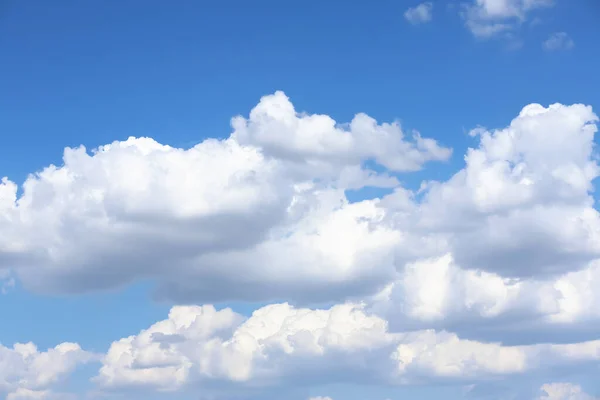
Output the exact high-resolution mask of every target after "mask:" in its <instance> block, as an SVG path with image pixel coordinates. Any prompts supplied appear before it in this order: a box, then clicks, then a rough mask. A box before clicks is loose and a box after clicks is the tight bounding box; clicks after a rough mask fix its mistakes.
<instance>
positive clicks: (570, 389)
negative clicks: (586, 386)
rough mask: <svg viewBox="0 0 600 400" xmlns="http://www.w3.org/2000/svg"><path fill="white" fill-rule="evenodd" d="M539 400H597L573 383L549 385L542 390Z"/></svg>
mask: <svg viewBox="0 0 600 400" xmlns="http://www.w3.org/2000/svg"><path fill="white" fill-rule="evenodd" d="M540 391H541V392H543V394H542V395H541V396H540V397H539V400H597V398H596V397H594V396H591V395H589V394H587V393H585V392H584V391H583V390H582V389H581V386H579V385H574V384H572V383H561V382H559V383H547V384H545V385H543V386H542V387H541V388H540Z"/></svg>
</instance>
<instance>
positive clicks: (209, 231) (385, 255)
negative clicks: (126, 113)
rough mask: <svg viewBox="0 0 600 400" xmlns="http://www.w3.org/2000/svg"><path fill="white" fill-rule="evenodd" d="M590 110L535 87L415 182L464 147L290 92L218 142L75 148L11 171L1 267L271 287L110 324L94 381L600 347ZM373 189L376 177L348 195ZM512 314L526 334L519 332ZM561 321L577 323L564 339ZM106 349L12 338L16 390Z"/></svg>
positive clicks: (109, 282)
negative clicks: (117, 330)
mask: <svg viewBox="0 0 600 400" xmlns="http://www.w3.org/2000/svg"><path fill="white" fill-rule="evenodd" d="M478 4H479V3H478ZM519 4H520V3H519ZM479 6H480V7H484V4H483V3H481V4H480V5H479ZM485 7H491V6H490V5H487V6H485ZM494 10H495V11H494ZM486 12H489V13H498V14H501V11H499V10H496V9H494V8H491V9H490V10H488V11H486ZM597 122H598V117H597V116H596V115H595V114H594V112H593V110H592V108H591V107H589V106H585V105H582V104H574V105H562V104H553V105H549V106H547V107H544V106H542V105H539V104H530V105H527V106H525V107H524V108H523V109H522V110H521V111H520V112H519V113H518V115H517V116H516V117H515V118H514V119H513V120H512V121H510V122H509V123H508V124H507V125H506V126H505V127H502V128H500V129H486V128H483V127H479V128H476V129H474V130H473V131H471V136H472V140H473V146H472V147H471V148H469V149H468V150H467V151H466V154H465V155H464V165H463V167H462V168H461V169H459V170H458V171H456V172H455V173H454V174H453V175H452V176H451V177H450V178H449V179H447V180H445V181H426V182H423V183H422V184H421V185H420V187H419V188H411V187H406V186H402V185H401V184H400V180H401V178H402V176H403V174H407V173H410V172H412V171H417V170H419V169H421V168H426V166H427V163H430V162H444V161H446V160H448V159H449V157H450V156H451V154H452V151H451V149H449V148H446V147H444V146H443V144H441V143H438V142H437V141H436V140H434V139H431V138H428V137H424V136H422V135H421V134H419V133H417V132H412V133H411V134H407V132H406V131H405V130H403V128H402V127H401V125H400V124H399V123H398V122H392V123H378V122H377V121H375V120H374V119H372V118H371V117H369V116H367V115H365V114H357V115H356V116H355V117H354V118H353V119H352V121H351V122H350V123H347V124H341V123H337V122H336V121H334V120H333V119H332V118H331V117H329V116H326V115H320V114H308V113H302V112H298V111H297V110H295V108H294V106H293V104H292V103H291V102H290V100H289V99H288V98H287V97H286V96H285V95H284V94H283V93H282V92H276V93H275V94H272V95H269V96H265V97H263V98H262V99H261V100H260V102H259V104H258V105H257V106H256V107H254V108H253V109H252V111H251V112H250V114H249V116H247V117H243V116H238V117H235V118H233V120H232V128H233V131H232V133H231V135H230V136H229V137H228V138H226V139H223V140H216V139H207V140H204V141H203V142H202V143H200V144H198V145H196V146H194V147H192V148H190V149H179V148H174V147H170V146H167V145H163V144H160V143H157V142H156V141H154V140H153V139H150V138H129V139H128V140H125V141H121V142H114V143H111V144H108V145H105V146H101V147H99V148H98V149H96V150H94V151H92V152H87V151H86V149H85V148H83V147H80V148H75V149H70V148H68V149H65V152H64V157H63V161H64V163H63V165H61V166H49V167H47V168H45V169H43V170H42V171H39V172H38V173H35V174H32V175H30V176H29V178H28V179H27V180H26V182H25V183H24V184H23V186H22V192H20V191H18V186H17V184H16V183H14V182H12V181H10V180H9V179H8V178H4V179H3V180H2V183H1V184H0V269H1V270H3V272H2V277H14V278H16V279H17V280H18V281H19V282H20V283H21V284H23V285H24V287H25V288H26V289H28V290H32V291H35V292H39V293H82V292H90V291H95V290H100V289H107V288H116V287H121V286H123V285H127V284H129V283H132V282H137V281H141V280H147V279H151V280H152V281H153V282H155V284H156V289H157V293H158V294H159V295H160V296H162V297H163V298H165V299H168V300H170V301H173V302H180V303H185V304H190V303H192V302H193V303H199V304H210V303H214V302H220V301H236V300H237V301H261V302H267V303H274V304H270V305H268V306H265V307H262V308H260V309H259V310H257V311H255V312H254V314H253V315H252V316H251V317H250V318H244V317H243V316H241V315H239V314H237V313H235V312H234V311H232V310H229V309H223V310H217V309H216V308H215V307H213V306H210V305H204V306H175V307H173V308H172V310H171V312H170V314H169V316H168V318H167V319H166V320H163V321H159V322H157V323H156V324H154V325H152V326H150V327H149V328H147V329H144V330H142V331H141V332H139V333H138V334H137V335H132V336H129V337H126V338H122V339H119V338H115V342H114V343H113V344H112V345H111V347H110V349H109V350H108V352H107V353H106V354H105V355H104V356H102V357H101V364H102V365H101V366H100V369H99V372H98V374H97V376H96V377H95V378H94V382H95V383H96V384H97V385H99V386H100V387H102V388H104V389H106V390H109V389H110V390H113V389H117V388H123V387H131V386H135V387H137V386H144V387H151V388H154V389H157V390H162V391H171V390H177V389H180V388H182V387H187V386H188V385H192V386H193V385H218V384H219V383H222V382H227V383H228V384H230V385H233V386H237V387H246V386H247V385H255V387H256V385H258V386H259V387H262V386H264V387H267V386H269V387H273V386H277V385H281V384H283V383H286V382H287V383H289V382H294V381H295V379H296V378H298V377H299V376H301V377H302V379H304V380H306V381H307V382H308V381H313V380H314V381H315V382H316V381H317V380H319V379H321V380H322V379H323V376H324V375H325V374H323V371H336V374H335V377H336V379H338V380H348V381H352V382H356V381H361V382H369V383H379V384H381V383H383V384H386V385H402V384H412V383H419V382H423V381H437V380H444V381H447V380H452V381H457V382H469V381H474V380H484V379H490V378H494V377H501V376H507V375H513V374H525V373H529V372H532V371H539V370H540V369H542V370H543V369H544V368H553V367H556V366H559V367H561V368H571V367H573V368H576V367H579V366H581V365H583V364H586V363H597V362H598V359H599V358H600V344H599V342H598V340H597V337H598V331H597V329H595V328H594V327H595V326H598V325H597V323H598V321H599V320H600V297H599V296H598V295H597V293H596V291H595V287H597V285H598V284H599V282H600V272H599V271H600V267H599V265H600V264H599V262H600V215H599V214H598V211H597V210H596V208H595V199H594V198H593V196H592V193H593V189H594V186H593V181H594V179H595V178H596V177H597V176H598V174H599V171H600V170H599V167H598V163H597V155H596V153H595V145H594V136H595V134H596V131H597ZM366 187H371V188H376V190H377V191H378V193H380V195H379V196H376V197H375V198H372V199H366V200H362V201H355V202H351V201H349V200H348V198H347V197H346V191H347V190H362V189H364V188H366ZM319 302H326V303H330V304H335V305H333V306H330V307H329V306H328V307H327V308H315V307H316V306H315V305H314V303H319ZM515 327H518V330H519V332H529V333H530V335H529V339H528V340H527V341H526V340H524V339H523V338H512V339H511V340H510V342H511V343H510V344H508V343H506V342H508V340H507V335H508V334H509V333H510V331H511V329H513V330H514V328H515ZM558 331H560V332H569V333H571V334H573V336H572V337H573V338H575V339H573V340H571V339H570V338H571V336H567V337H566V339H564V338H563V340H562V342H561V343H555V344H553V343H551V342H552V340H551V339H548V337H550V336H548V335H550V334H551V333H552V332H558ZM541 333H543V334H544V335H546V336H543V335H540V334H541ZM536 335H537V336H536ZM532 338H533V339H532ZM541 339H543V340H544V343H543V344H540V341H541ZM0 350H1V349H0ZM52 357H55V358H56V359H55V358H52ZM96 359H97V358H95V356H92V355H91V354H90V353H87V352H85V351H84V350H82V349H81V348H80V347H79V346H78V345H75V344H63V345H60V346H58V347H57V348H56V349H54V350H49V351H48V353H39V352H38V351H37V349H35V347H34V346H33V345H15V347H14V348H12V349H10V348H4V350H1V351H0V366H1V365H3V364H2V363H3V362H4V363H5V364H4V365H6V366H9V365H11V366H12V365H18V366H20V367H18V368H16V369H15V368H14V367H10V368H9V367H6V368H4V371H5V372H4V375H1V372H0V379H4V381H3V382H4V383H3V386H2V387H1V390H3V391H4V392H6V393H11V394H10V396H12V398H15V399H16V398H26V396H29V397H32V396H38V397H39V398H45V397H43V396H46V397H48V398H49V396H51V395H53V394H52V392H49V390H50V389H51V386H52V383H53V382H55V381H57V380H58V379H59V378H60V377H61V376H62V375H64V374H66V373H68V372H69V371H71V370H72V369H73V368H74V367H75V366H76V365H78V364H81V363H84V362H87V361H89V360H96ZM15 363H16V364H15ZM549 390H550V392H549V391H548V390H546V393H547V394H548V396H550V395H552V394H551V391H552V390H554V389H552V388H550V389H549ZM552 393H554V392H552ZM19 396H20V397H19ZM34 398H35V397H34Z"/></svg>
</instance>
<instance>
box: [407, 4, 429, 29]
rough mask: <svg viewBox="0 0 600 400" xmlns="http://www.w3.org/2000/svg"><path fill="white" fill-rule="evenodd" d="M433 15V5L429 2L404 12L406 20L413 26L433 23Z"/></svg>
mask: <svg viewBox="0 0 600 400" xmlns="http://www.w3.org/2000/svg"><path fill="white" fill-rule="evenodd" d="M432 14H433V3H432V2H430V1H428V2H425V3H421V4H419V5H417V6H415V7H412V8H409V9H408V10H406V11H405V12H404V18H406V20H407V21H408V22H410V23H411V24H422V23H425V22H429V21H431V18H432Z"/></svg>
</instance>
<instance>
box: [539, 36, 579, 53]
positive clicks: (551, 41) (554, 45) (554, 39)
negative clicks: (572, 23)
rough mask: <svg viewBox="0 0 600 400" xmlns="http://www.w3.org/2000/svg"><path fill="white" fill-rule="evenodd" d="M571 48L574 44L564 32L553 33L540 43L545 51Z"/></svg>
mask: <svg viewBox="0 0 600 400" xmlns="http://www.w3.org/2000/svg"><path fill="white" fill-rule="evenodd" d="M573 46H575V42H574V41H573V39H571V37H570V36H569V35H568V34H567V33H566V32H556V33H553V34H551V35H550V37H549V38H548V39H546V40H545V41H544V43H542V47H543V48H544V50H547V51H557V50H569V49H572V48H573Z"/></svg>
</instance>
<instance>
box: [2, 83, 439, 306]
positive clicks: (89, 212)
mask: <svg viewBox="0 0 600 400" xmlns="http://www.w3.org/2000/svg"><path fill="white" fill-rule="evenodd" d="M232 125H233V127H234V132H233V133H232V135H231V137H230V138H228V139H226V140H222V141H218V140H213V139H207V140H205V141H204V142H202V143H201V144H199V145H197V146H195V147H193V148H191V149H188V150H182V149H176V148H172V147H169V146H166V145H161V144H159V143H157V142H155V141H154V140H152V139H149V138H138V139H135V138H130V139H129V140H127V141H124V142H115V143H112V144H109V145H106V146H102V147H100V148H98V149H97V150H95V151H93V152H92V154H89V153H88V152H86V150H85V148H83V147H80V148H77V149H66V150H65V153H64V165H63V166H61V167H55V166H50V167H48V168H46V169H44V170H43V171H41V172H39V173H37V174H35V175H32V176H30V177H29V178H28V179H27V181H26V182H25V184H24V185H23V194H22V195H21V196H19V197H18V198H17V194H16V193H17V186H16V185H15V184H14V183H12V182H11V181H9V180H7V179H4V180H3V181H2V184H1V185H0V218H2V219H3V220H4V221H6V223H5V224H3V225H2V226H3V229H6V230H7V232H6V235H3V237H4V238H7V239H3V240H2V241H0V263H1V265H2V266H4V267H16V269H17V273H18V276H19V278H20V279H21V280H22V281H23V283H24V284H25V286H26V287H28V288H31V289H34V290H37V291H41V292H45V291H52V292H57V291H59V292H75V291H86V290H93V289H102V288H108V287H114V286H117V285H122V284H124V283H127V282H130V281H133V280H135V279H139V278H145V277H150V278H156V279H157V280H158V282H159V286H160V287H159V290H160V291H161V292H162V293H163V294H164V295H165V296H168V297H177V296H178V294H179V295H180V297H181V296H184V295H186V294H187V292H188V291H192V292H193V293H190V296H192V297H195V298H196V299H197V298H198V296H200V297H203V296H204V297H206V298H208V299H210V300H219V299H217V298H216V297H217V296H225V297H232V296H236V295H239V296H240V297H242V298H244V299H260V298H261V297H262V296H264V294H265V293H266V294H267V295H273V296H276V295H278V294H283V293H286V294H292V295H294V293H298V294H297V296H300V294H299V293H306V292H307V291H308V290H310V289H311V286H313V288H314V289H315V290H316V289H318V288H319V287H321V285H328V287H329V288H330V289H331V290H333V292H336V291H337V292H339V293H344V292H347V291H348V290H350V288H352V290H354V289H356V288H357V287H360V286H365V287H369V286H372V285H375V284H378V282H381V280H382V279H387V277H389V275H390V272H391V271H392V270H393V265H392V260H391V256H390V250H389V249H390V247H392V246H394V245H395V244H396V242H397V240H398V236H399V234H398V233H397V232H393V231H390V230H389V229H387V228H385V227H384V226H377V225H376V223H377V221H378V220H380V219H381V218H382V214H383V212H382V211H381V210H379V209H378V208H377V207H376V206H375V204H374V203H368V202H365V203H361V204H356V205H351V204H348V201H347V200H346V198H345V196H344V189H359V188H361V187H363V186H383V187H390V186H395V185H397V184H398V182H397V180H396V178H394V177H392V176H390V175H388V174H386V173H377V172H374V171H371V170H368V169H366V168H364V167H363V166H362V163H364V162H365V161H367V160H374V161H375V162H376V163H379V164H381V165H383V166H384V167H386V168H388V169H389V170H392V171H407V170H408V171H410V170H415V169H418V168H420V167H421V165H422V164H423V163H425V162H427V161H430V160H444V159H447V158H448V156H449V155H450V151H449V150H448V149H445V148H443V147H440V146H439V145H438V144H437V143H436V142H435V141H434V140H432V139H427V138H423V137H421V136H420V135H418V134H415V135H414V138H413V139H414V140H412V141H409V140H407V139H406V138H405V137H404V133H403V131H402V130H401V129H400V126H399V125H398V124H396V123H394V124H382V125H378V124H377V123H376V122H375V121H374V120H373V119H371V118H369V117H368V116H366V115H364V114H359V115H357V116H356V118H354V120H353V121H352V122H351V123H350V124H349V125H348V126H342V125H336V123H335V121H333V120H332V119H331V118H329V117H327V116H323V115H307V114H298V113H297V112H296V111H295V110H294V108H293V106H292V104H291V103H290V102H289V100H288V99H287V97H285V95H284V94H283V93H281V92H277V93H275V94H274V95H271V96H266V97H264V98H263V99H262V100H261V102H260V103H259V104H258V105H257V106H256V107H255V108H254V109H253V110H252V112H251V113H250V117H249V118H248V119H245V118H242V117H237V118H234V119H233V122H232ZM339 232H343V236H342V237H340V236H339ZM8 238H9V239H8ZM351 243H354V245H350V244H351ZM290 254H294V255H295V256H294V257H290ZM267 260H268V261H267ZM290 261H293V262H291V263H290ZM325 266H327V268H325ZM367 275H368V276H369V277H367ZM240 279H241V281H240ZM241 282H244V283H243V284H242V283H241ZM369 282H370V283H369ZM234 283H235V284H234ZM313 283H315V284H314V285H313ZM240 284H241V285H242V287H243V288H244V290H243V291H239V287H240ZM190 285H191V287H190ZM228 287H230V288H233V289H232V290H228V289H227V288H228ZM266 288H278V290H279V293H269V292H268V291H265V289H266ZM336 288H337V289H336ZM329 295H330V293H328V294H327V295H326V297H327V296H329ZM180 299H181V298H180Z"/></svg>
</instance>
